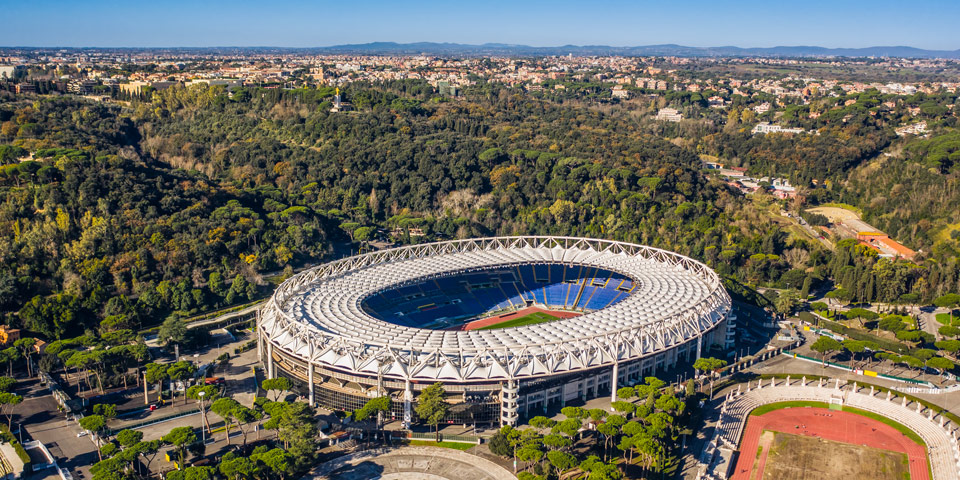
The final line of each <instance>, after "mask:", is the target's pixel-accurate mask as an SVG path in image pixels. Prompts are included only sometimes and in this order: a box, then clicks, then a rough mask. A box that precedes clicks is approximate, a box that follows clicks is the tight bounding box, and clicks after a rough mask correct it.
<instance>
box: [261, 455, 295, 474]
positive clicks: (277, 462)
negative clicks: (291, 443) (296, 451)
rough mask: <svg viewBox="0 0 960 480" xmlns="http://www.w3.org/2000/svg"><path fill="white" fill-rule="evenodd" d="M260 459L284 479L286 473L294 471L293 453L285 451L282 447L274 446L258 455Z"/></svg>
mask: <svg viewBox="0 0 960 480" xmlns="http://www.w3.org/2000/svg"><path fill="white" fill-rule="evenodd" d="M260 461H261V462H263V463H264V465H266V466H267V467H269V468H270V470H271V471H272V472H273V473H275V474H276V475H278V476H279V477H280V480H284V477H285V476H286V475H289V474H291V473H293V472H294V462H295V459H294V457H293V455H291V454H289V453H287V452H286V451H285V450H283V449H282V448H274V449H272V450H270V451H268V452H266V453H263V454H262V455H260Z"/></svg>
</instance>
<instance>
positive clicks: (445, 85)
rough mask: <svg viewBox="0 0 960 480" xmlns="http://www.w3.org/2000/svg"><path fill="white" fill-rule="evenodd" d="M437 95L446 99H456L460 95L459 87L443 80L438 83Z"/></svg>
mask: <svg viewBox="0 0 960 480" xmlns="http://www.w3.org/2000/svg"><path fill="white" fill-rule="evenodd" d="M437 93H439V94H440V95H441V96H444V97H456V96H457V93H458V92H457V86H456V85H453V84H451V83H450V82H448V81H446V80H441V81H439V82H437Z"/></svg>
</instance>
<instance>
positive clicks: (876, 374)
mask: <svg viewBox="0 0 960 480" xmlns="http://www.w3.org/2000/svg"><path fill="white" fill-rule="evenodd" d="M782 354H783V355H786V356H788V357H791V358H796V359H799V360H806V361H808V362H814V363H820V364H824V365H826V366H828V367H832V368H839V369H841V370H846V371H848V372H852V373H855V374H858V375H864V376H867V377H877V378H885V379H887V380H893V381H895V382H903V383H912V384H914V385H923V386H926V387H932V386H933V385H931V384H930V382H927V381H925V380H917V379H914V378H906V377H898V376H896V375H889V374H886V373H879V372H874V371H872V370H859V369H853V368H850V367H848V366H846V365H841V364H839V363H834V362H824V361H823V360H821V359H819V358H813V357H808V356H806V355H802V354H799V353H794V352H791V351H784V352H782Z"/></svg>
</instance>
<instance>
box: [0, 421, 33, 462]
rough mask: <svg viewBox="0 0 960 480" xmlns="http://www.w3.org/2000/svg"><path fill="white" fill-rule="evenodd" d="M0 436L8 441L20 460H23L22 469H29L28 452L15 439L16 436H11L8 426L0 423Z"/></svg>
mask: <svg viewBox="0 0 960 480" xmlns="http://www.w3.org/2000/svg"><path fill="white" fill-rule="evenodd" d="M0 437H3V439H4V440H5V441H6V442H7V443H9V444H10V445H11V446H12V447H13V450H14V451H15V452H17V456H18V457H20V461H21V462H23V470H24V471H25V472H29V471H30V454H29V453H27V450H26V449H25V448H23V445H20V442H18V441H17V437H14V436H13V433H11V432H10V428H9V427H7V426H6V425H4V424H2V423H0Z"/></svg>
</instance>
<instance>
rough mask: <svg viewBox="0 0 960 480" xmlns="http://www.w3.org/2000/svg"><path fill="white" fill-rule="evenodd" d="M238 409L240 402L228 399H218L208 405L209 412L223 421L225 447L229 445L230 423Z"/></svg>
mask: <svg viewBox="0 0 960 480" xmlns="http://www.w3.org/2000/svg"><path fill="white" fill-rule="evenodd" d="M238 407H240V402H238V401H236V400H234V399H232V398H230V397H223V398H218V399H217V400H216V401H214V402H213V403H212V404H211V405H210V410H211V411H213V413H216V414H217V416H219V417H220V418H222V419H223V426H224V430H225V431H226V439H227V445H230V423H231V421H233V419H234V412H236V410H237V408H238Z"/></svg>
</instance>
